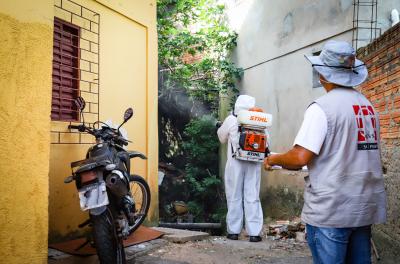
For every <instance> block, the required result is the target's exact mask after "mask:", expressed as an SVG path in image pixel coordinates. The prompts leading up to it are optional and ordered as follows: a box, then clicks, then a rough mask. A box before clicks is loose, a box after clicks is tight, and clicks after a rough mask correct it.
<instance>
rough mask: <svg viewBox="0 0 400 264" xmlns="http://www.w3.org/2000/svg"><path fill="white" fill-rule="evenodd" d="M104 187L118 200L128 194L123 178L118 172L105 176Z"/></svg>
mask: <svg viewBox="0 0 400 264" xmlns="http://www.w3.org/2000/svg"><path fill="white" fill-rule="evenodd" d="M106 185H107V187H108V188H109V189H110V190H111V192H112V194H114V195H115V196H116V197H117V198H118V199H122V197H124V196H125V195H127V194H128V192H129V190H128V185H127V183H126V181H125V177H124V176H123V175H122V172H120V171H113V172H112V173H111V174H110V175H109V176H107V178H106Z"/></svg>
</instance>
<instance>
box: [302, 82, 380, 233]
mask: <svg viewBox="0 0 400 264" xmlns="http://www.w3.org/2000/svg"><path fill="white" fill-rule="evenodd" d="M314 103H316V104H318V105H319V106H320V107H321V109H322V110H323V111H324V112H325V114H326V117H327V121H328V130H327V135H326V138H325V141H324V143H323V145H322V148H321V151H320V153H319V155H318V156H316V157H315V158H314V159H313V161H312V163H311V164H309V166H308V168H309V172H310V175H309V177H306V179H305V180H306V186H305V191H304V207H303V212H302V219H303V221H304V222H306V223H308V224H310V225H314V226H318V227H359V226H366V225H371V224H377V223H383V222H385V221H386V193H385V187H384V184H383V176H382V164H381V157H380V142H379V117H378V115H377V113H376V112H375V109H374V108H373V106H372V105H371V103H370V102H369V101H368V100H367V99H366V98H365V97H364V96H363V95H362V94H361V93H359V92H358V91H356V90H354V89H352V88H335V89H333V90H332V91H330V92H329V93H327V94H326V95H324V96H322V97H320V98H319V99H317V100H316V101H315V102H314Z"/></svg>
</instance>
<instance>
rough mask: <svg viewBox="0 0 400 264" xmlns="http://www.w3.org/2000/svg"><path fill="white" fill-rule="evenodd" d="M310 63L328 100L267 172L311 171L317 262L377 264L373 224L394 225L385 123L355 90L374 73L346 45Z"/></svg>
mask: <svg viewBox="0 0 400 264" xmlns="http://www.w3.org/2000/svg"><path fill="white" fill-rule="evenodd" d="M306 58H307V59H308V60H309V61H310V62H311V64H312V67H313V68H314V70H316V71H317V72H318V73H319V75H320V81H321V84H322V86H323V87H324V88H325V90H326V91H327V94H325V95H324V96H322V97H320V98H318V99H317V100H315V101H314V102H312V103H311V105H310V106H309V107H308V109H307V111H306V112H305V115H304V121H303V123H302V125H301V128H300V130H299V132H298V134H297V136H296V139H295V141H294V146H293V148H292V149H291V150H290V151H288V152H287V153H284V154H276V155H270V156H269V157H268V158H266V159H265V161H264V166H265V168H266V169H269V168H271V166H273V165H280V166H283V167H284V168H288V169H299V168H301V167H302V166H305V165H307V167H308V169H309V176H308V177H306V178H305V181H306V183H305V190H304V206H303V211H302V220H303V221H304V222H305V223H306V224H307V226H306V228H307V241H308V244H309V247H310V249H311V252H312V255H313V259H314V263H324V264H326V263H371V245H370V238H371V225H372V224H378V223H384V222H385V221H386V193H385V188H384V184H383V176H382V164H381V158H380V142H379V117H378V115H377V113H376V112H375V109H374V107H373V106H372V104H371V103H370V102H369V101H368V100H367V99H366V98H365V97H364V96H363V95H362V94H361V93H360V92H358V91H357V90H355V89H353V88H352V87H354V86H357V85H359V84H361V83H363V82H364V81H365V80H366V79H367V76H368V71H367V68H366V66H365V65H364V63H363V62H362V61H360V60H357V59H356V56H355V51H354V49H353V48H352V47H351V46H350V45H349V44H348V43H346V42H343V41H329V42H327V43H326V44H325V46H324V48H323V50H322V52H321V54H320V55H319V56H306Z"/></svg>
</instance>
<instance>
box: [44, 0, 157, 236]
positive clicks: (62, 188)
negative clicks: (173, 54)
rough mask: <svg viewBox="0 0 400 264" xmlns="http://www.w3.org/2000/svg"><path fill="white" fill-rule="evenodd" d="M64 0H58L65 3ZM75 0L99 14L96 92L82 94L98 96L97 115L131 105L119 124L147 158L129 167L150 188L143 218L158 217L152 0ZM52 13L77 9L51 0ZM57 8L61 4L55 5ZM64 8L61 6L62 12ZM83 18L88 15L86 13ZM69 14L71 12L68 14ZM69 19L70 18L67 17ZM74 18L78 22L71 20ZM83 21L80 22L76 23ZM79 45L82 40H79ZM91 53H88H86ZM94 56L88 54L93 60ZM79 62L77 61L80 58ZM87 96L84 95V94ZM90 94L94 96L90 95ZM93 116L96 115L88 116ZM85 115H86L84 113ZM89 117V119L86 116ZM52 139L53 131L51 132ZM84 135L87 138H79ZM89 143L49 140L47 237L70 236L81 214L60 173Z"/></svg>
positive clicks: (56, 125)
mask: <svg viewBox="0 0 400 264" xmlns="http://www.w3.org/2000/svg"><path fill="white" fill-rule="evenodd" d="M66 2H68V0H63V1H62V3H63V4H64V5H65V3H66ZM75 2H76V3H77V4H79V5H81V6H83V7H85V8H88V9H90V10H92V11H94V12H96V13H98V14H99V21H100V24H99V36H100V41H99V45H98V48H99V50H100V53H99V56H98V60H99V74H98V75H96V74H94V76H93V79H97V78H98V79H99V96H98V99H97V98H89V97H93V95H89V94H87V95H84V96H83V97H84V98H85V99H87V100H92V101H95V102H97V100H98V102H99V119H100V120H102V121H105V120H107V119H112V121H113V122H114V123H119V122H121V121H122V117H123V113H124V111H125V109H126V108H128V107H132V108H133V109H134V111H135V114H134V116H133V118H132V119H131V120H130V121H128V123H127V124H126V125H124V128H125V129H127V131H128V136H129V139H130V140H132V141H133V143H131V144H130V145H129V146H128V149H130V150H138V151H141V152H143V153H145V154H146V155H147V156H148V160H147V161H142V160H135V161H134V162H133V173H135V174H140V175H142V176H143V177H144V178H145V179H146V180H147V181H148V183H149V185H150V188H151V191H152V203H151V208H150V212H149V216H148V222H155V221H157V220H158V185H157V182H158V174H157V171H158V139H157V136H158V135H157V33H156V4H155V0H151V1H150V0H146V1H111V0H110V1H106V0H102V1H100V0H99V1H94V0H76V1H75ZM55 5H56V6H55V7H54V8H55V16H58V17H60V18H63V19H65V20H67V19H69V18H70V16H71V14H69V13H72V17H74V12H80V10H79V9H78V8H74V6H67V5H65V6H62V5H60V1H55ZM61 9H62V10H61ZM65 10H67V12H65ZM88 18H89V17H88ZM72 19H73V18H72ZM73 22H74V20H73ZM76 23H81V22H79V21H78V20H76ZM80 26H82V27H84V26H85V25H84V24H82V25H80ZM81 45H82V43H81ZM92 55H93V54H92ZM95 57H96V56H94V57H93V58H92V59H93V60H94V61H96V60H97V59H96V58H95ZM81 66H82V64H81ZM85 96H86V97H87V98H86V97H85ZM94 97H96V96H94ZM88 118H89V119H96V118H97V116H96V115H92V116H90V115H89V116H88ZM85 119H86V118H85ZM89 121H91V120H89ZM51 125H52V131H58V132H68V130H67V125H68V123H66V122H52V124H51ZM62 136H63V138H62V142H75V141H76V140H77V138H76V135H69V134H65V135H64V134H63V135H62ZM52 140H53V141H56V140H57V138H56V135H53V134H52ZM85 140H86V142H87V140H89V141H90V139H87V138H86V139H85ZM88 146H89V145H82V144H81V145H80V144H52V145H51V158H50V175H49V177H50V202H49V213H50V219H49V223H50V234H49V238H50V240H51V241H57V240H63V239H65V238H66V237H69V236H75V235H76V234H79V232H80V231H78V230H77V225H78V224H79V223H81V222H83V221H84V220H85V219H86V218H87V213H83V212H80V208H79V201H78V197H77V191H76V188H75V185H74V184H69V185H65V184H64V183H63V179H64V178H65V177H66V176H68V175H70V174H71V172H70V167H69V163H70V162H71V161H75V160H79V159H83V158H84V155H85V151H86V150H87V148H88Z"/></svg>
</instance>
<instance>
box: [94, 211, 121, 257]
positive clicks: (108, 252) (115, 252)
mask: <svg viewBox="0 0 400 264" xmlns="http://www.w3.org/2000/svg"><path fill="white" fill-rule="evenodd" d="M90 218H91V221H92V224H93V239H94V243H95V246H96V251H97V256H98V257H99V261H100V263H101V264H125V263H126V259H125V250H124V245H123V244H122V239H120V238H118V236H117V232H116V228H115V222H114V218H113V216H112V214H111V212H110V210H109V209H107V210H106V211H104V212H103V213H102V214H100V215H91V216H90Z"/></svg>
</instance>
